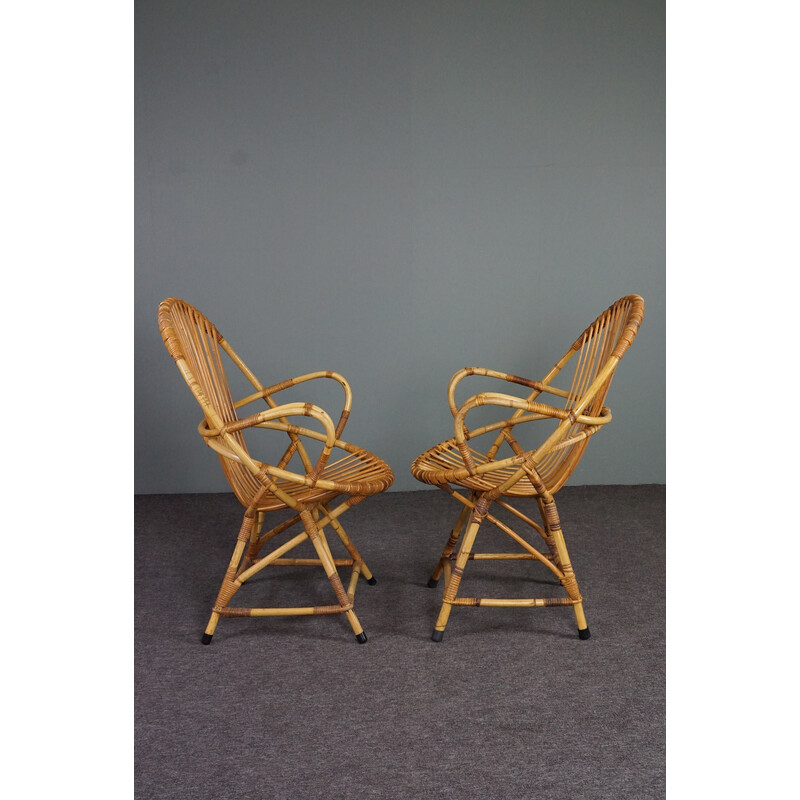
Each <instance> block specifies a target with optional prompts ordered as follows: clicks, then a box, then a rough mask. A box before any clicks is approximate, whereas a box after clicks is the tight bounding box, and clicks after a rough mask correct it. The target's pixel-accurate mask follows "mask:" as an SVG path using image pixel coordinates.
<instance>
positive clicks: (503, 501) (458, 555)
mask: <svg viewBox="0 0 800 800" xmlns="http://www.w3.org/2000/svg"><path fill="white" fill-rule="evenodd" d="M643 316H644V301H643V300H642V298H641V297H640V296H639V295H627V296H626V297H622V298H620V299H619V300H618V301H617V302H616V303H614V304H612V305H611V306H610V307H609V308H608V309H606V311H604V312H603V313H602V314H601V315H600V316H599V317H598V318H597V319H596V320H595V321H594V322H593V323H592V324H591V325H590V326H588V327H587V328H586V329H585V330H584V331H583V333H582V334H581V335H580V336H579V337H578V338H577V339H576V340H575V342H574V343H573V344H572V346H571V347H570V348H569V349H568V350H567V351H566V352H565V353H564V355H563V356H562V357H561V358H560V359H559V361H558V362H557V363H556V364H555V366H554V367H553V368H552V369H551V370H550V371H549V372H548V373H547V374H546V375H545V377H544V378H543V379H542V380H540V381H533V380H529V379H527V378H521V377H518V376H516V375H511V374H509V373H505V372H499V371H497V370H493V369H486V368H480V367H467V368H465V369H462V370H459V371H458V372H456V373H455V375H453V377H452V378H451V380H450V383H449V385H448V391H447V397H448V405H449V407H450V411H451V413H452V415H453V420H454V423H453V424H454V436H453V437H452V438H451V439H449V440H448V441H446V442H442V443H441V444H439V445H436V446H434V447H432V448H430V449H429V450H426V451H425V452H424V453H422V454H421V455H420V456H418V457H417V459H415V461H414V463H413V464H412V466H411V472H412V474H413V475H414V477H415V478H417V480H420V481H422V482H424V483H427V484H430V485H433V486H437V487H438V488H439V489H441V490H443V491H445V492H447V493H448V494H450V495H451V496H452V497H453V498H454V499H456V500H457V501H458V502H459V503H461V504H462V509H461V512H460V514H459V516H458V519H457V521H456V524H455V526H454V527H453V529H452V531H451V532H450V535H449V538H448V540H447V543H446V544H445V547H444V549H443V550H442V553H441V556H440V557H439V560H438V561H437V564H436V567H435V569H434V571H433V573H432V575H431V578H430V580H429V581H428V586H430V587H435V586H437V585H438V583H439V580H440V578H441V577H442V575H444V579H445V588H444V593H443V597H442V604H441V607H440V610H439V615H438V617H437V619H436V623H435V626H434V630H433V634H432V636H431V638H432V639H433V641H436V642H440V641H442V639H443V637H444V631H445V628H446V626H447V622H448V619H449V617H450V613H451V611H452V609H453V608H454V607H456V606H465V607H479V606H483V607H501V608H538V607H546V606H562V607H563V606H571V607H572V609H573V611H574V613H575V619H576V622H577V626H578V635H579V637H580V638H581V639H588V638H589V636H590V633H589V627H588V624H587V621H586V615H585V613H584V609H583V598H582V596H581V593H580V590H579V587H578V581H577V578H576V577H575V571H574V569H573V567H572V564H571V562H570V557H569V553H568V551H567V546H566V542H565V539H564V533H563V531H562V527H561V521H560V517H559V513H558V508H557V506H556V502H555V497H554V496H555V494H556V493H557V492H558V490H559V489H561V488H562V487H563V486H564V484H565V483H566V482H567V480H568V479H569V477H570V476H571V475H572V473H573V472H574V470H575V468H576V467H577V465H578V463H579V462H580V459H581V458H582V456H583V453H584V450H585V448H586V445H587V442H588V440H589V439H590V438H591V437H592V436H594V435H595V434H596V433H597V432H598V431H599V430H600V429H601V428H603V427H604V426H605V425H607V424H608V423H609V422H610V421H611V412H610V410H609V409H608V407H607V406H606V405H605V399H606V396H607V394H608V390H609V388H610V385H611V381H612V378H613V376H614V372H615V370H616V368H617V365H618V364H619V362H620V360H621V359H622V357H623V356H624V354H625V353H626V352H627V350H628V348H629V347H630V346H631V344H632V343H633V340H634V338H635V336H636V333H637V332H638V330H639V326H640V325H641V322H642V319H643ZM573 359H577V362H576V366H575V371H574V374H573V378H572V384H571V386H570V388H569V389H563V388H558V387H556V386H554V385H553V381H554V380H555V379H556V378H557V376H559V374H561V373H562V371H563V370H564V368H565V366H566V365H567V364H568V363H569V362H570V361H572V360H573ZM471 376H483V377H488V378H496V379H498V380H502V381H505V382H507V383H511V384H516V385H520V386H525V387H527V388H529V389H531V392H530V393H529V394H528V395H527V396H526V397H517V396H514V395H510V394H507V393H499V392H480V393H478V394H475V395H473V396H471V397H469V398H468V399H467V400H466V401H464V402H463V403H461V405H458V404H457V403H456V399H455V395H456V389H457V387H458V385H459V384H460V383H461V381H462V380H464V379H465V378H468V377H471ZM542 395H550V396H552V397H555V398H558V399H560V400H561V401H563V403H564V407H563V408H559V407H556V406H554V405H551V404H549V403H543V402H541V396H542ZM487 405H488V406H496V407H498V408H509V409H513V413H512V414H511V416H509V417H507V418H506V419H503V420H501V421H499V422H494V423H491V424H488V425H483V426H481V427H478V428H475V429H472V430H470V429H468V428H467V426H466V424H465V421H466V418H467V415H468V414H469V413H470V412H471V411H472V410H473V409H475V408H478V407H480V406H487ZM547 419H549V420H556V421H557V424H556V427H555V430H554V431H553V432H552V433H551V434H550V435H549V436H546V438H545V440H544V441H543V442H542V443H541V444H540V445H539V446H538V447H536V448H535V449H529V450H526V449H524V448H523V447H522V446H521V445H520V443H519V441H518V440H517V437H515V436H514V433H513V432H514V430H515V429H516V427H517V426H520V425H524V424H527V423H530V422H535V421H538V420H547ZM492 433H496V435H495V437H494V439H493V440H492V443H491V446H490V447H489V448H488V449H487V450H486V452H485V453H484V452H480V451H478V450H476V449H475V448H474V447H473V446H471V444H470V443H471V442H474V440H475V439H477V438H479V437H482V436H486V435H489V434H492ZM504 443H506V444H508V445H509V447H510V448H511V450H512V452H513V455H512V456H509V457H507V458H499V459H498V458H497V454H498V451H499V449H500V447H501V446H502V445H503V444H504ZM526 497H527V498H535V500H536V502H537V505H538V510H539V513H540V516H541V520H542V522H541V524H539V523H537V522H535V521H534V520H533V519H531V518H530V517H529V516H528V515H526V514H524V513H523V512H522V511H521V510H520V509H519V508H517V507H516V506H515V505H514V504H513V503H511V502H510V500H511V499H512V498H513V499H514V500H515V502H516V500H517V498H526ZM492 504H496V505H497V506H499V507H502V508H504V509H505V510H506V511H508V512H510V513H511V514H512V515H513V516H514V517H516V518H517V519H518V520H519V521H520V522H522V523H523V524H524V525H525V531H526V533H527V534H528V536H526V535H524V534H521V533H519V532H518V531H516V530H514V529H513V528H512V527H511V526H509V525H508V524H506V523H504V522H502V521H501V520H500V519H498V518H497V517H496V516H495V515H493V514H491V513H489V511H490V508H491V506H492ZM486 521H488V522H490V523H491V524H492V525H494V526H495V527H496V528H498V529H499V530H501V531H503V532H504V533H505V534H507V535H508V536H509V537H510V538H511V539H512V540H513V541H514V542H515V543H516V545H518V546H519V547H520V548H521V551H518V552H514V553H494V552H492V553H483V552H476V551H475V549H474V548H475V541H476V538H477V534H478V531H479V529H480V527H481V525H482V524H483V523H484V522H486ZM536 535H538V537H539V538H540V539H541V540H542V542H543V545H540V547H541V549H537V548H536V547H534V545H533V544H532V543H531V541H530V540H529V536H534V541H536V538H535V536H536ZM457 546H458V551H457V552H456V547H457ZM475 560H496V561H509V560H528V561H537V562H539V563H541V564H543V565H544V566H545V567H546V568H547V569H548V570H550V572H551V573H552V574H553V575H554V576H555V577H556V578H557V579H558V580H559V582H560V583H561V585H562V586H563V588H564V590H565V591H566V595H567V596H566V597H526V598H500V597H462V596H459V594H458V592H459V588H460V584H461V581H462V578H463V575H464V571H465V569H466V566H467V563H468V561H475Z"/></svg>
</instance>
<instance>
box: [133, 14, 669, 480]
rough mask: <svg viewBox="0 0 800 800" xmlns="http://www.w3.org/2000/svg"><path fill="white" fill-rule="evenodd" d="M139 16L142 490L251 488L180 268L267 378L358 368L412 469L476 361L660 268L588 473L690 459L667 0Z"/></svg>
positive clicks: (545, 333)
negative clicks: (671, 343)
mask: <svg viewBox="0 0 800 800" xmlns="http://www.w3.org/2000/svg"><path fill="white" fill-rule="evenodd" d="M136 17H137V21H136V51H137V52H136V147H137V152H136V188H137V197H136V273H135V347H136V363H135V368H136V374H135V386H136V389H135V392H136V396H135V412H136V420H135V429H136V434H135V439H136V441H135V455H136V462H135V491H136V492H137V493H162V492H163V493H169V492H215V491H226V489H227V485H226V484H225V482H224V478H223V477H222V473H221V470H220V468H219V464H218V462H217V459H216V456H214V454H213V453H211V452H210V451H209V450H208V449H207V448H206V447H205V446H204V445H203V444H202V442H201V441H200V437H199V436H197V433H196V425H197V423H198V421H199V417H200V413H199V407H198V406H197V405H196V404H195V402H194V400H193V399H192V397H191V395H190V393H189V391H188V389H187V387H186V385H185V384H184V383H183V381H182V379H181V377H180V375H179V374H178V371H177V369H176V368H175V366H174V365H173V363H172V361H171V359H170V358H169V356H168V354H167V351H166V350H165V348H164V346H163V344H162V342H161V339H160V336H159V333H158V329H157V324H156V309H157V306H158V303H159V301H160V300H162V299H163V298H164V297H167V296H171V295H174V296H178V297H182V298H184V299H185V300H188V301H189V302H191V303H193V304H194V305H196V306H198V307H199V308H200V309H201V310H203V311H204V312H205V313H206V314H207V315H208V316H209V317H210V318H211V319H212V320H213V321H214V322H215V323H216V324H217V325H218V327H219V328H220V329H221V330H222V332H223V334H224V335H225V336H226V337H227V338H228V339H229V340H230V341H231V343H232V344H233V345H234V347H235V348H236V349H237V350H238V351H239V353H240V354H241V355H242V356H243V357H244V359H245V361H247V362H248V364H249V365H250V366H251V367H252V368H253V369H254V371H255V372H256V373H257V374H258V375H259V376H260V377H261V379H262V380H263V381H265V382H276V381H278V380H282V379H284V378H287V377H290V376H292V375H299V374H301V373H305V372H309V371H312V370H316V369H334V370H337V371H339V372H341V373H343V374H344V375H345V376H346V377H347V378H348V380H349V381H350V383H351V385H352V387H353V391H354V397H355V402H354V410H353V416H352V417H351V421H350V423H349V424H348V428H347V436H346V438H348V439H349V440H350V441H353V442H355V443H357V444H359V445H361V446H363V447H367V448H369V449H371V450H373V451H374V452H376V453H378V454H379V455H381V456H383V457H384V458H385V459H386V460H387V461H388V462H389V463H390V464H391V465H392V467H393V468H394V470H395V473H396V476H397V477H396V482H395V484H394V486H393V489H394V490H409V489H419V488H424V487H422V486H421V485H420V484H417V483H416V482H415V481H414V480H413V478H412V477H411V475H410V473H409V470H408V466H409V464H410V462H411V461H412V459H413V458H414V456H416V455H417V453H418V452H420V451H421V450H423V449H425V448H426V447H428V446H430V445H431V444H433V443H435V442H437V441H440V440H441V439H445V438H448V437H449V436H451V435H452V418H451V417H450V415H449V412H448V409H447V404H446V387H447V381H448V379H449V378H450V376H451V375H452V374H453V373H454V372H455V371H456V370H457V369H459V368H461V367H462V366H467V365H476V366H491V367H493V368H495V369H500V370H506V371H510V372H515V373H517V374H522V375H526V376H528V377H531V378H537V377H540V376H541V375H542V374H543V373H544V372H545V371H546V370H547V369H548V368H549V367H550V366H551V365H552V363H553V362H554V361H555V360H556V359H557V358H558V357H559V356H560V355H561V353H562V352H563V351H564V350H565V349H566V347H567V346H568V345H569V344H570V343H571V342H572V340H573V339H574V337H575V336H576V335H577V334H578V333H579V332H580V331H581V330H582V329H583V327H584V326H585V325H586V324H588V323H589V322H590V321H591V320H592V319H594V317H595V316H597V314H599V313H600V312H601V311H602V310H603V309H605V308H606V307H607V306H608V305H609V304H610V303H611V302H613V301H614V300H615V299H617V298H618V297H620V296H622V295H624V294H628V293H631V292H636V293H638V294H641V295H642V296H643V297H644V298H645V302H646V314H645V321H644V325H643V327H642V330H641V333H640V335H639V337H638V338H637V340H636V343H635V345H634V347H633V348H632V349H631V351H630V352H629V354H628V355H627V356H626V358H625V360H624V361H623V362H622V364H621V366H620V368H619V370H618V374H617V377H616V378H615V383H614V387H613V388H612V392H611V395H610V398H609V405H610V406H611V408H612V411H613V413H614V422H613V423H612V424H611V425H610V426H609V428H608V429H606V430H605V431H603V432H602V433H601V434H599V435H598V436H597V437H596V438H595V439H594V441H593V443H592V445H591V446H590V447H589V449H588V450H587V454H586V456H585V458H584V460H583V462H582V464H581V466H580V467H579V469H578V471H577V472H576V474H575V476H574V482H576V483H598V484H599V483H626V484H633V483H663V482H665V459H664V438H665V427H664V410H665V403H664V394H665V364H664V351H665V346H664V329H665V322H664V285H665V241H664V228H665V224H664V221H665V199H664V195H665V178H664V172H665V152H664V128H665V119H664V117H665V115H664V106H665V93H664V61H665V57H664V7H663V3H661V2H645V1H643V0H632V1H631V2H610V1H604V0H582V1H573V0H553V2H538V1H536V0H530V1H529V2H502V0H482V1H480V2H476V1H474V0H461V1H460V2H432V1H430V0H429V1H426V2H401V0H394V2H380V1H377V2H376V0H370V1H369V2H367V1H366V0H363V1H362V2H340V1H338V0H335V1H331V0H329V1H328V2H319V1H317V2H304V1H301V0H291V1H290V2H226V3H221V2H198V1H197V0H193V1H192V2H186V1H185V2H164V0H158V2H154V1H152V0H138V2H137V3H136ZM474 388H475V390H478V389H479V388H486V387H485V386H483V384H481V385H480V386H479V385H478V384H477V383H476V384H475V387H474ZM492 388H493V389H494V390H496V391H504V390H505V386H494V387H492ZM508 388H511V387H510V386H509V387H508ZM470 393H471V392H470ZM323 394H324V393H323ZM330 397H331V398H332V399H331V400H330V401H328V399H327V398H326V397H323V398H322V399H323V400H324V401H325V402H326V403H328V404H329V405H330V406H331V407H332V411H331V413H332V415H334V413H335V412H334V411H333V406H335V402H334V400H335V399H338V398H336V397H335V395H330ZM309 399H311V400H312V401H316V400H318V399H320V397H319V395H315V396H314V397H313V398H309Z"/></svg>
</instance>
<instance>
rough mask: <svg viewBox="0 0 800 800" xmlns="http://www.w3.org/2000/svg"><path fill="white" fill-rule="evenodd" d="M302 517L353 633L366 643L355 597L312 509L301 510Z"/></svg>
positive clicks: (361, 642)
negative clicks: (345, 584) (322, 534)
mask: <svg viewBox="0 0 800 800" xmlns="http://www.w3.org/2000/svg"><path fill="white" fill-rule="evenodd" d="M300 519H301V520H302V521H303V525H304V526H305V529H306V533H308V538H309V539H310V540H311V544H313V545H314V549H315V550H316V551H317V556H318V557H319V560H320V561H321V562H322V567H323V569H324V570H325V574H326V575H327V576H328V580H329V581H330V583H331V586H332V587H333V591H334V593H335V594H336V599H337V600H338V601H339V605H340V606H342V609H343V611H344V614H345V616H346V617H347V621H348V622H349V623H350V627H351V628H352V629H353V633H354V634H355V635H356V640H357V641H358V642H359V644H364V642H366V641H367V634H366V633H364V629H363V628H362V627H361V623H360V622H359V621H358V617H357V616H356V612H355V611H353V598H352V597H350V595H348V594H347V592H346V591H345V588H344V585H343V584H342V579H341V578H340V577H339V573H338V571H337V570H336V565H335V564H334V563H333V559H332V558H331V556H330V551H329V550H328V548H327V545H326V543H325V542H324V541H322V537H321V536H320V533H319V530H318V529H317V526H316V523H315V521H314V517H313V516H312V514H311V512H310V511H308V510H304V511H301V512H300Z"/></svg>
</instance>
